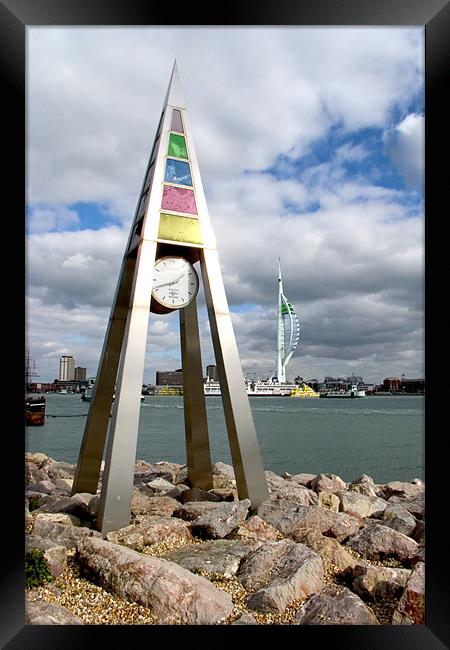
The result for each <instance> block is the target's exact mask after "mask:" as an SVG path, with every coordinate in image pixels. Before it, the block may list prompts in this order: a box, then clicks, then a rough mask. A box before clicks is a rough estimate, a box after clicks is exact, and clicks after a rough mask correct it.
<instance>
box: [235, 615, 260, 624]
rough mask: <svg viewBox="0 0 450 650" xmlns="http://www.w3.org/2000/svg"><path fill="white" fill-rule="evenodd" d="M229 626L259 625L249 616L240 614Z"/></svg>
mask: <svg viewBox="0 0 450 650" xmlns="http://www.w3.org/2000/svg"><path fill="white" fill-rule="evenodd" d="M231 625H259V623H258V621H257V620H256V618H255V617H254V616H252V615H251V614H242V616H239V618H237V619H236V620H235V621H233V622H232V623H231Z"/></svg>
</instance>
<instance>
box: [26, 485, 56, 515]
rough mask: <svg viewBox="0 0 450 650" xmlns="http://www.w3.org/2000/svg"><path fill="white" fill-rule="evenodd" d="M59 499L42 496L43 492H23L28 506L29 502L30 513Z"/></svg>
mask: <svg viewBox="0 0 450 650" xmlns="http://www.w3.org/2000/svg"><path fill="white" fill-rule="evenodd" d="M59 498H60V497H54V496H52V495H51V494H44V493H43V492H32V491H31V490H27V491H26V492H25V503H28V505H30V501H31V503H32V506H33V507H32V510H31V512H34V511H35V510H37V509H38V508H40V507H41V506H43V505H45V504H46V503H56V502H57V501H58V500H59Z"/></svg>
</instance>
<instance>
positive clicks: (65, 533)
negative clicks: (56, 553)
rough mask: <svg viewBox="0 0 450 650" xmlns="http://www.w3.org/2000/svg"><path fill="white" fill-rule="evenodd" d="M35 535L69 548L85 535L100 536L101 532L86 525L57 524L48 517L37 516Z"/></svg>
mask: <svg viewBox="0 0 450 650" xmlns="http://www.w3.org/2000/svg"><path fill="white" fill-rule="evenodd" d="M33 534H34V535H39V536H40V537H44V538H45V539H47V540H52V541H53V542H56V543H57V544H60V545H61V546H65V547H66V548H67V549H72V548H75V547H76V545H77V542H78V541H79V540H80V539H83V538H84V537H100V538H101V536H102V535H101V533H100V532H98V531H97V530H91V529H90V528H85V527H84V526H80V527H78V526H67V525H66V524H55V523H54V522H51V521H48V520H47V519H44V518H40V517H37V518H36V520H35V522H34V529H33Z"/></svg>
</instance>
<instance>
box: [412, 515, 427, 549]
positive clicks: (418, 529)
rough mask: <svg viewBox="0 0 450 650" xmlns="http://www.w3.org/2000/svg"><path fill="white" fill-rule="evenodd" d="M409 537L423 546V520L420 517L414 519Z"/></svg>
mask: <svg viewBox="0 0 450 650" xmlns="http://www.w3.org/2000/svg"><path fill="white" fill-rule="evenodd" d="M410 537H412V538H413V539H415V540H416V542H417V543H418V544H419V546H424V544H425V522H424V521H421V520H420V519H419V520H418V521H416V526H415V528H414V530H413V531H412V533H411V535H410Z"/></svg>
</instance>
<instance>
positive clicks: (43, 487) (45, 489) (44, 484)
mask: <svg viewBox="0 0 450 650" xmlns="http://www.w3.org/2000/svg"><path fill="white" fill-rule="evenodd" d="M55 489H56V485H55V484H54V483H53V481H50V479H47V480H44V481H39V482H38V483H32V484H31V485H29V486H28V487H27V488H26V490H25V493H26V494H27V493H29V492H42V494H52V492H54V491H55Z"/></svg>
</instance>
